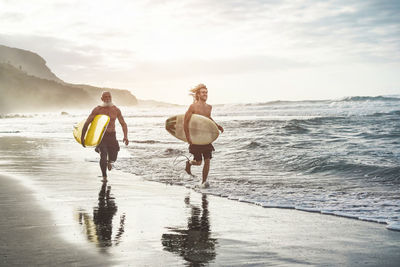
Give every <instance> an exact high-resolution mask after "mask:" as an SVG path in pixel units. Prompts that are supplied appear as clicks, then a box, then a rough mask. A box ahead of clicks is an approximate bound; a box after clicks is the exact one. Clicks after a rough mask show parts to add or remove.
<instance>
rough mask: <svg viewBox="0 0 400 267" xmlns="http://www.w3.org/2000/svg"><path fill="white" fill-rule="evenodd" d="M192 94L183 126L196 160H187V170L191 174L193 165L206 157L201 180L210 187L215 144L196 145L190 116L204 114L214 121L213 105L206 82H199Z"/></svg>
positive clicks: (222, 130)
mask: <svg viewBox="0 0 400 267" xmlns="http://www.w3.org/2000/svg"><path fill="white" fill-rule="evenodd" d="M190 91H191V92H192V96H193V98H194V103H193V104H191V105H190V107H189V109H188V110H187V111H186V113H185V117H184V124H183V128H184V131H185V135H186V139H187V141H188V143H189V152H190V153H191V154H193V156H194V160H192V161H189V160H188V161H187V162H186V168H185V170H186V172H187V173H188V174H191V170H190V168H191V166H192V165H196V166H199V165H201V163H202V159H203V158H204V166H203V177H202V178H203V179H202V182H201V187H208V186H209V185H208V182H207V177H208V172H209V170H210V160H211V158H212V151H214V147H213V145H212V144H211V143H210V144H206V145H196V144H193V142H192V138H191V136H190V132H189V121H190V118H191V117H192V115H193V114H198V115H202V116H204V117H207V118H209V119H211V120H212V121H214V120H213V119H212V118H211V110H212V106H211V105H209V104H207V103H206V101H207V98H208V90H207V87H206V86H205V85H204V84H199V85H197V86H196V87H195V88H193V89H192V90H190ZM214 122H215V121H214ZM215 124H216V125H217V127H218V129H219V130H220V131H221V133H223V132H224V128H222V127H221V126H220V125H218V124H217V123H215Z"/></svg>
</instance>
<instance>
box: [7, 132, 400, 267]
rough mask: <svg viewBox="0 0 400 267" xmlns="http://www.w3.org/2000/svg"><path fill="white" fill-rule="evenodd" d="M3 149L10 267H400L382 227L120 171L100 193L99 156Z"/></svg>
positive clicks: (42, 144) (30, 142)
mask: <svg viewBox="0 0 400 267" xmlns="http://www.w3.org/2000/svg"><path fill="white" fill-rule="evenodd" d="M0 144H1V146H0V147H1V153H2V154H1V155H2V156H1V158H0V173H1V183H2V185H1V191H2V192H1V199H2V202H1V203H2V210H1V214H2V216H1V218H2V219H1V220H2V221H1V233H2V234H1V238H2V240H1V241H2V250H1V251H2V252H1V253H2V265H3V266H13V265H21V266H23V265H24V266H26V265H30V266H45V265H46V266H203V265H205V266H207V265H209V266H270V265H275V266H288V265H289V266H305V265H308V266H310V265H311V266H397V265H398V263H399V262H400V253H399V251H400V232H397V231H388V230H387V229H386V228H385V226H384V225H382V224H377V223H371V222H365V221H360V220H352V219H348V218H342V217H338V216H330V215H322V214H320V213H311V212H304V211H298V210H293V209H276V208H263V207H261V206H257V205H254V204H249V203H244V202H238V201H233V200H230V199H227V198H223V197H220V196H214V195H211V194H207V192H206V193H204V192H203V193H202V192H198V191H195V190H193V189H191V188H186V187H184V186H176V185H168V184H163V183H157V182H152V181H146V180H144V179H143V178H142V177H140V176H138V175H134V174H131V173H126V172H122V171H119V170H112V171H111V172H110V174H109V179H108V182H107V183H103V182H102V181H101V177H99V175H100V170H99V167H98V162H97V161H96V159H95V158H94V157H96V153H95V152H94V151H93V150H92V149H83V148H81V147H79V145H77V144H74V145H76V146H74V145H71V143H69V142H58V141H57V140H54V139H51V138H48V139H46V138H26V137H15V136H5V137H4V136H3V137H0ZM122 149H123V148H122ZM76 151H80V153H76Z"/></svg>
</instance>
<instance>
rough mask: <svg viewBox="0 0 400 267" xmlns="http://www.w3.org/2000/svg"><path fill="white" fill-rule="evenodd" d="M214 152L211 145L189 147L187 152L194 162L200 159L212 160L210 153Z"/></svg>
mask: <svg viewBox="0 0 400 267" xmlns="http://www.w3.org/2000/svg"><path fill="white" fill-rule="evenodd" d="M213 151H215V149H214V147H213V145H212V144H208V145H193V144H192V145H190V146H189V152H190V153H191V154H193V156H194V160H195V161H201V160H202V158H204V159H205V160H206V159H212V152H213Z"/></svg>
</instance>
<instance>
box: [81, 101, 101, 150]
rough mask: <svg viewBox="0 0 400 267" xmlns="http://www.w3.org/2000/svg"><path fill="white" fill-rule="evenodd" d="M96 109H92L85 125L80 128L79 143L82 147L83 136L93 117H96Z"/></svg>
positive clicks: (83, 142) (83, 143)
mask: <svg viewBox="0 0 400 267" xmlns="http://www.w3.org/2000/svg"><path fill="white" fill-rule="evenodd" d="M96 115H97V114H96V109H93V111H92V113H90V115H89V117H88V118H87V119H86V122H85V124H84V125H83V128H82V134H81V143H82V146H83V147H86V146H85V135H86V131H87V129H88V127H89V124H90V123H91V122H92V121H93V119H94V117H95V116H96Z"/></svg>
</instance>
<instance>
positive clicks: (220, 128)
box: [209, 106, 224, 133]
mask: <svg viewBox="0 0 400 267" xmlns="http://www.w3.org/2000/svg"><path fill="white" fill-rule="evenodd" d="M211 110H212V106H210V117H209V118H210V120H212V121H213V122H214V123H215V125H217V128H218V130H220V131H221V133H223V132H224V128H222V126H221V125H219V124H218V123H216V122H215V120H214V119H213V118H211Z"/></svg>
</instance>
